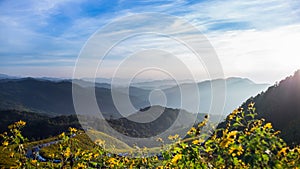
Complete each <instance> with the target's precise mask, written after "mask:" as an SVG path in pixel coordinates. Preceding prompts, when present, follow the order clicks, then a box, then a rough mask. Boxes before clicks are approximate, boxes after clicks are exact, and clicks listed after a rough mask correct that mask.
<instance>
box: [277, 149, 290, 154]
mask: <svg viewBox="0 0 300 169" xmlns="http://www.w3.org/2000/svg"><path fill="white" fill-rule="evenodd" d="M289 151H290V150H289V148H288V147H284V148H282V149H281V150H280V151H279V152H278V153H277V155H278V156H286V154H287V153H288V152H289Z"/></svg>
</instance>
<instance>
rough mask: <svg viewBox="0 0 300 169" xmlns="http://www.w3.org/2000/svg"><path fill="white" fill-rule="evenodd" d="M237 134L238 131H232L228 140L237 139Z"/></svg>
mask: <svg viewBox="0 0 300 169" xmlns="http://www.w3.org/2000/svg"><path fill="white" fill-rule="evenodd" d="M237 133H238V131H231V132H229V133H228V135H227V138H229V139H235V137H236V135H237Z"/></svg>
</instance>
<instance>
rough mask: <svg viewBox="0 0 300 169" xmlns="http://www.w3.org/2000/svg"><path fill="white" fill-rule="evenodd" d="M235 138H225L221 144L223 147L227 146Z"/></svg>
mask: <svg viewBox="0 0 300 169" xmlns="http://www.w3.org/2000/svg"><path fill="white" fill-rule="evenodd" d="M233 141H234V140H232V139H228V138H225V139H223V140H222V141H221V143H220V146H221V147H223V148H226V147H228V146H229V144H231V143H232V142H233Z"/></svg>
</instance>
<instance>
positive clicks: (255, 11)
mask: <svg viewBox="0 0 300 169" xmlns="http://www.w3.org/2000/svg"><path fill="white" fill-rule="evenodd" d="M0 7H1V11H0V45H1V48H0V58H1V64H0V65H1V67H0V71H2V72H4V73H9V70H8V67H15V68H17V70H19V72H20V73H21V72H24V69H25V68H26V70H27V68H28V67H29V66H30V67H32V66H35V67H39V68H41V67H45V68H47V67H48V66H57V69H53V75H55V73H59V72H60V70H64V71H65V70H66V69H64V67H66V66H68V67H72V66H73V65H74V62H75V61H76V57H77V55H78V53H79V51H80V49H81V48H82V46H83V45H84V44H85V42H86V40H88V38H89V37H90V36H91V35H92V34H93V33H94V32H95V31H97V30H98V29H101V28H102V27H103V26H105V25H106V24H108V23H110V22H111V21H113V20H115V19H117V18H119V17H122V16H127V15H130V14H135V13H145V12H161V13H166V14H170V15H174V16H178V17H181V18H183V19H185V20H187V21H188V22H190V23H192V24H193V25H194V26H196V27H197V28H198V29H199V30H201V31H202V32H203V33H205V35H206V36H207V37H209V40H210V41H211V42H212V44H213V45H214V47H215V48H216V51H217V52H218V54H219V57H220V60H221V61H222V64H223V67H224V70H225V73H226V74H227V75H228V76H231V75H240V76H251V77H253V78H254V76H255V75H254V74H256V72H262V71H263V70H262V69H264V70H265V69H268V70H267V71H265V72H266V74H268V73H270V72H272V71H274V67H271V66H270V67H267V68H266V66H265V64H272V65H277V66H276V67H277V68H280V69H284V70H285V71H281V72H290V71H291V70H292V69H297V66H298V65H296V63H299V62H297V61H298V60H297V58H296V57H295V55H296V53H297V52H299V51H298V49H297V47H295V44H296V43H298V37H299V35H298V32H297V31H299V29H298V28H299V26H298V25H299V24H300V2H299V1H298V0H265V1H260V0H254V1H244V0H228V1H222V0H214V1H188V0H175V1H162V0H142V1H127V0H119V1H108V0H102V1H85V0H79V1H71V0H58V1H51V0H41V1H33V0H32V1H31V0H30V1H5V0H4V1H1V2H0ZM158 20H159V18H158ZM160 22H164V21H160ZM143 24H144V25H143V26H144V27H145V28H149V29H150V28H151V26H153V24H151V21H145V22H144V23H143ZM170 24H173V26H174V29H176V24H175V23H170ZM130 26H132V25H129V26H128V25H124V26H123V27H118V28H116V30H112V31H111V32H108V33H107V37H111V36H110V35H109V34H116V33H118V32H122V31H123V32H126V31H131V30H132V28H131V27H130ZM170 27H171V26H169V27H168V29H170ZM117 29H118V30H117ZM187 36H189V35H185V37H187ZM190 36H193V35H190ZM277 40H278V41H277ZM139 42H144V43H143V44H146V46H144V48H146V47H147V48H150V47H153V48H155V47H159V48H163V47H164V46H168V47H169V48H172V45H166V41H163V40H161V39H159V38H157V37H152V38H150V37H149V36H148V37H147V36H144V37H139V38H137V39H135V42H130V43H131V44H134V43H139ZM145 42H147V43H145ZM282 42H284V43H282ZM128 43H129V42H128ZM140 44H142V43H140ZM287 44H289V45H287ZM142 48H143V47H142ZM126 50H127V52H130V51H131V50H130V49H126V48H124V49H123V50H120V51H118V52H116V53H115V55H119V56H120V55H126ZM123 51H125V52H124V53H122V52H123ZM183 51H184V50H182V51H179V50H178V54H179V55H181V56H182V57H185V60H189V57H188V56H187V55H186V54H185V55H184V52H183ZM282 55H284V58H285V60H284V61H282V58H283V56H282ZM271 56H272V57H271ZM116 58H117V59H118V57H116ZM249 58H252V59H251V60H250V61H249ZM271 58H272V59H271ZM119 59H121V57H119ZM245 62H247V64H246V65H244V66H240V65H241V64H242V63H245ZM232 63H233V64H232ZM254 65H255V66H254ZM283 65H289V66H283ZM4 67H5V69H4ZM194 67H196V65H195V66H194ZM285 67H288V68H285ZM60 68H61V69H60ZM272 68H273V69H272ZM68 70H70V69H69V68H68ZM14 72H16V71H14ZM249 72H252V74H251V73H249ZM254 72H255V73H254ZM66 74H70V73H69V72H68V73H66ZM285 74H287V73H284V75H285ZM278 76H281V75H278ZM278 78H279V77H277V76H276V77H275V76H274V77H272V78H270V80H269V81H272V80H274V79H278ZM256 79H257V80H262V78H256Z"/></svg>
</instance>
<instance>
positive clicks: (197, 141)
mask: <svg viewBox="0 0 300 169" xmlns="http://www.w3.org/2000/svg"><path fill="white" fill-rule="evenodd" d="M192 143H193V144H199V143H200V141H199V140H198V139H197V140H194V141H193V142H192Z"/></svg>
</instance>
